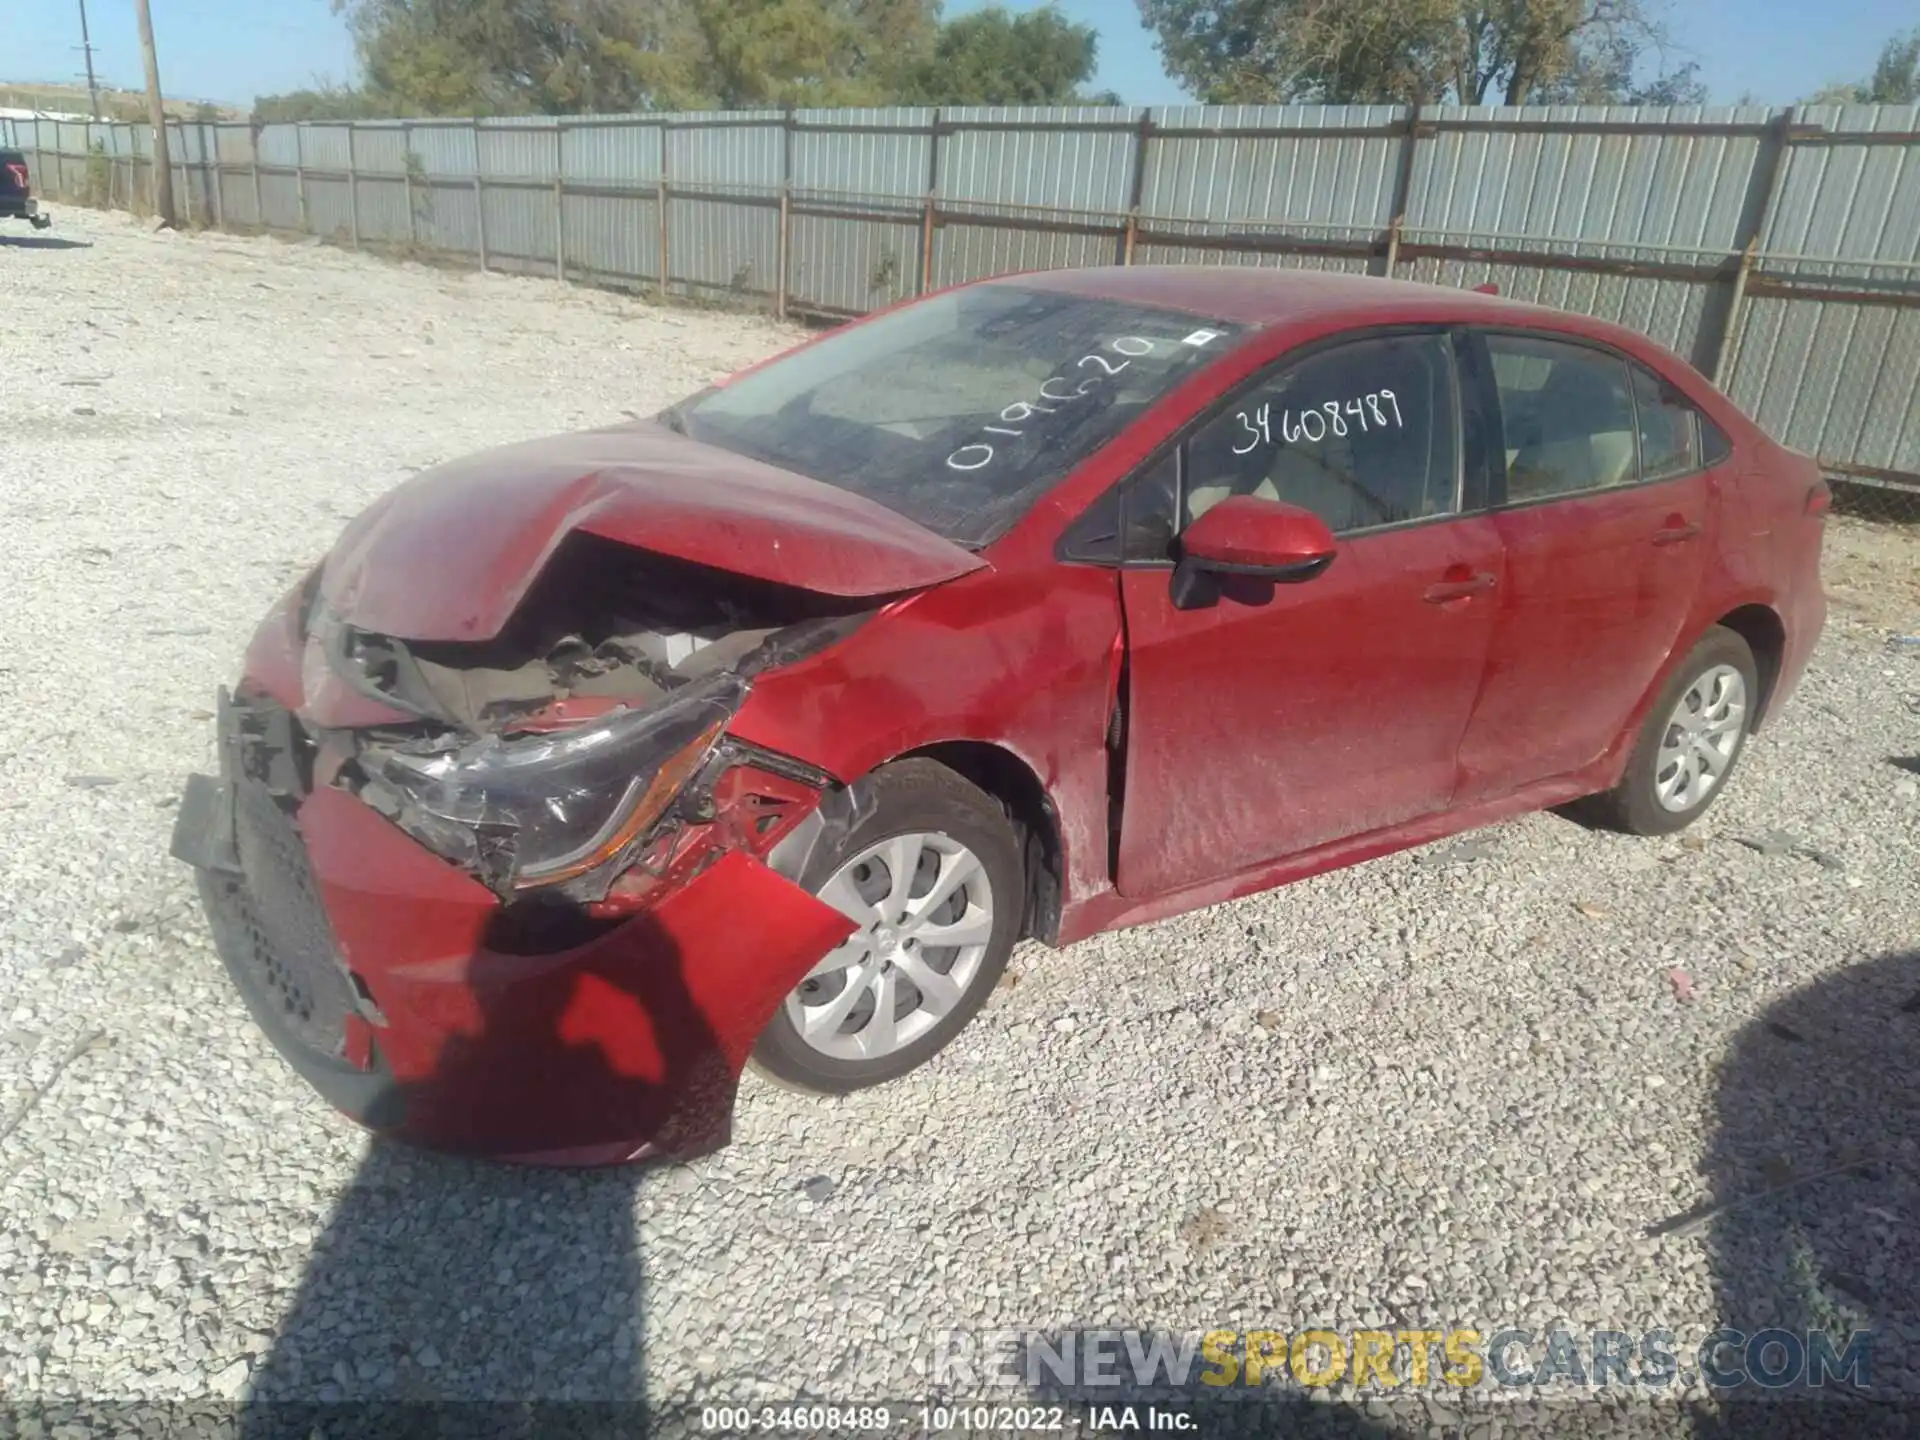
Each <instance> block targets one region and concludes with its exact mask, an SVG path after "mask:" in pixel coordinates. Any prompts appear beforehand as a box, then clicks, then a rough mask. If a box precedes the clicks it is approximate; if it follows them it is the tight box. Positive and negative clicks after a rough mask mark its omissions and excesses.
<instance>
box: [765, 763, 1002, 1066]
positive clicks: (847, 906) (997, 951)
mask: <svg viewBox="0 0 1920 1440" xmlns="http://www.w3.org/2000/svg"><path fill="white" fill-rule="evenodd" d="M867 783H868V784H870V785H871V787H872V800H873V807H872V809H871V810H870V811H869V813H868V814H867V817H866V818H865V819H864V820H862V821H861V822H860V823H859V824H857V825H855V826H854V827H853V828H852V829H851V830H849V831H848V833H847V834H846V835H845V837H843V838H842V840H841V841H840V842H839V843H838V844H835V845H830V846H824V847H822V851H823V852H824V853H820V852H817V853H816V854H815V856H814V857H813V860H812V861H811V862H810V863H809V865H808V869H807V873H806V874H804V875H802V876H801V883H802V884H803V885H805V886H806V887H807V888H808V889H809V890H811V891H813V893H814V894H816V895H818V896H819V897H820V898H821V899H822V900H824V901H826V903H827V904H829V905H831V906H833V907H834V908H835V909H836V910H838V911H840V912H841V913H842V914H843V915H845V916H847V917H848V918H849V919H851V920H853V921H854V923H855V925H856V926H857V928H856V929H855V930H854V932H853V934H852V935H850V936H849V937H848V938H847V940H846V942H845V943H844V944H842V945H841V946H840V947H839V948H838V949H836V950H833V951H832V952H830V953H829V954H827V955H826V956H825V957H823V958H822V959H821V961H820V963H819V964H817V965H816V966H814V968H813V970H812V971H811V973H809V974H808V975H807V977H806V978H805V979H804V980H802V981H801V982H800V983H799V985H797V986H795V987H794V990H793V992H792V993H791V994H790V995H788V996H787V999H786V1001H785V1002H784V1003H783V1004H782V1006H781V1008H780V1010H779V1012H778V1013H777V1014H775V1016H774V1017H773V1020H772V1021H771V1022H770V1023H769V1024H768V1026H767V1028H766V1030H765V1031H764V1032H763V1033H762V1035H761V1037H760V1040H759V1042H758V1044H757V1045H756V1046H755V1047H754V1052H753V1064H754V1067H755V1068H756V1069H758V1070H760V1071H762V1072H763V1073H765V1074H767V1075H768V1076H769V1077H771V1078H772V1079H775V1080H778V1081H780V1082H781V1083H783V1084H786V1085H789V1086H792V1087H794V1088H796V1089H801V1090H810V1091H813V1092H816V1093H818V1094H826V1095H837V1094H845V1093H846V1092H848V1091H852V1090H859V1089H863V1088H865V1087H866V1086H869V1085H877V1084H880V1083H881V1082H882V1081H886V1080H891V1079H894V1078H896V1077H897V1076H900V1075H904V1074H906V1073H907V1072H908V1071H909V1070H912V1069H914V1068H915V1067H917V1066H919V1065H921V1064H923V1063H924V1062H925V1061H927V1060H928V1059H930V1058H932V1056H933V1055H934V1054H935V1053H936V1052H938V1051H939V1050H940V1049H941V1048H942V1047H943V1046H945V1045H946V1044H947V1042H948V1041H950V1040H951V1039H953V1037H954V1036H955V1035H957V1034H958V1033H959V1032H960V1029H961V1027H962V1026H964V1025H965V1024H966V1023H967V1021H968V1020H970V1019H972V1018H973V1016H974V1014H975V1013H976V1012H977V1011H978V1010H979V1009H980V1006H981V1005H982V1004H983V1003H984V1002H985V1000H986V997H987V995H988V994H989V993H990V992H991V991H992V990H993V987H994V985H995V983H996V982H998V980H999V978H1000V976H1001V974H1002V972H1004V971H1005V969H1006V965H1007V957H1008V955H1009V954H1010V953H1011V952H1012V950H1013V946H1014V942H1015V941H1016V940H1018V939H1019V937H1020V930H1021V925H1022V921H1023V919H1024V916H1023V905H1024V899H1025V886H1024V884H1023V883H1022V882H1023V874H1024V872H1023V870H1022V866H1021V851H1020V837H1019V833H1018V832H1017V830H1016V829H1015V828H1014V826H1013V824H1012V822H1010V821H1009V820H1008V818H1007V814H1006V811H1005V809H1004V808H1003V807H1002V806H1001V805H999V804H998V803H997V802H996V801H995V800H994V799H993V798H992V797H991V796H989V795H988V794H987V793H986V792H985V791H983V790H981V789H979V787H977V786H975V785H973V784H971V783H970V782H968V781H966V780H964V779H962V778H961V777H960V776H958V775H956V774H954V773H953V772H952V771H951V770H948V769H947V768H946V767H945V766H943V765H939V764H936V763H935V762H933V761H931V760H904V761H900V762H898V763H896V764H893V765H889V766H887V767H886V768H885V769H882V770H880V771H877V772H876V773H875V774H874V775H873V777H872V779H871V780H870V781H869V782H867Z"/></svg>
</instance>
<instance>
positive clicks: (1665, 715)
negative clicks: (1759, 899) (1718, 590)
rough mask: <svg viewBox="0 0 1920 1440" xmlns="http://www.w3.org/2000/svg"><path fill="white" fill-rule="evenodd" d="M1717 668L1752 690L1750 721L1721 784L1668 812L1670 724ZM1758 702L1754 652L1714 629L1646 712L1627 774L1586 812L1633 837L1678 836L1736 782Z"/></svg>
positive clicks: (1745, 721) (1747, 719) (1741, 731)
mask: <svg viewBox="0 0 1920 1440" xmlns="http://www.w3.org/2000/svg"><path fill="white" fill-rule="evenodd" d="M1716 665H1730V666H1732V667H1733V668H1734V669H1735V670H1737V671H1739V672H1740V678H1741V679H1742V680H1743V681H1744V682H1745V684H1746V687H1747V699H1746V715H1745V718H1744V719H1743V721H1742V723H1741V725H1740V729H1739V735H1738V738H1737V740H1736V741H1735V742H1734V749H1733V754H1732V756H1731V757H1730V758H1729V759H1728V761H1727V768H1726V770H1725V771H1724V772H1722V774H1721V775H1720V778H1719V779H1718V780H1717V781H1716V782H1715V783H1714V784H1713V786H1712V787H1711V788H1710V789H1709V790H1708V791H1707V792H1706V794H1704V795H1702V796H1701V797H1700V798H1699V799H1698V800H1696V801H1695V802H1694V803H1693V804H1692V805H1690V806H1688V807H1687V808H1686V809H1684V810H1669V809H1668V808H1667V807H1666V806H1665V805H1663V804H1661V803H1660V800H1659V797H1658V795H1657V794H1656V792H1655V782H1656V780H1657V779H1658V773H1657V767H1658V765H1659V763H1660V760H1659V757H1660V746H1661V744H1662V742H1663V741H1664V740H1665V738H1666V733H1667V723H1668V721H1669V719H1670V718H1671V717H1672V715H1673V712H1674V707H1675V706H1677V705H1678V704H1679V703H1680V699H1681V697H1682V696H1684V695H1685V694H1686V693H1687V691H1688V690H1689V689H1691V688H1692V686H1693V683H1694V681H1696V680H1698V679H1699V678H1700V677H1701V676H1702V675H1704V674H1706V672H1707V671H1709V670H1711V669H1712V668H1713V667H1714V666H1716ZM1759 702H1760V681H1759V672H1758V668H1757V667H1756V666H1755V665H1754V663H1753V651H1752V649H1751V648H1750V647H1749V646H1748V645H1747V642H1746V641H1745V640H1743V639H1741V638H1740V636H1739V635H1737V634H1735V633H1734V632H1733V631H1731V630H1728V629H1725V628H1724V627H1722V626H1719V625H1716V626H1714V627H1713V628H1712V629H1711V630H1709V631H1707V633H1706V634H1705V635H1703V636H1701V637H1700V643H1699V644H1697V645H1695V646H1694V647H1693V652H1692V653H1691V654H1690V655H1688V656H1687V658H1686V660H1685V661H1684V662H1682V663H1681V664H1680V665H1679V666H1677V667H1676V668H1675V669H1674V672H1673V674H1672V675H1670V676H1669V677H1668V678H1667V683H1666V684H1665V685H1663V686H1661V687H1660V693H1659V695H1657V696H1656V697H1655V698H1654V702H1653V707H1652V709H1650V710H1649V711H1648V712H1647V718H1646V722H1645V723H1644V724H1643V725H1642V726H1641V728H1640V736H1639V739H1637V740H1636V741H1635V742H1634V746H1633V754H1632V756H1631V757H1630V758H1629V759H1628V760H1627V768H1626V772H1625V773H1624V774H1623V775H1621V777H1620V783H1619V784H1618V785H1616V786H1614V787H1613V789H1611V790H1609V791H1607V792H1605V793H1604V794H1601V795H1595V796H1593V797H1592V798H1591V799H1590V800H1587V801H1585V802H1582V806H1581V809H1582V811H1583V812H1584V814H1586V815H1588V816H1590V817H1591V818H1592V819H1594V820H1595V821H1597V822H1598V823H1600V824H1603V825H1606V826H1608V827H1609V828H1611V829H1615V830H1623V831H1625V832H1626V833H1627V834H1629V835H1671V834H1673V833H1674V832H1675V831H1677V830H1684V829H1685V828H1686V827H1687V826H1689V825H1691V824H1692V823H1693V822H1694V821H1695V820H1698V819H1699V818H1700V817H1701V816H1702V815H1704V814H1705V813H1706V812H1707V809H1708V807H1709V806H1711V805H1712V804H1713V802H1714V801H1715V800H1716V799H1717V798H1719V796H1720V795H1721V793H1722V792H1723V791H1725V790H1726V788H1727V785H1728V783H1729V782H1730V781H1731V780H1732V779H1733V774H1734V771H1735V770H1736V769H1737V768H1738V767H1739V764H1740V757H1741V756H1742V755H1743V754H1745V753H1746V748H1747V737H1748V735H1749V734H1750V733H1751V732H1752V729H1753V717H1754V713H1755V710H1756V707H1757V706H1758V705H1759Z"/></svg>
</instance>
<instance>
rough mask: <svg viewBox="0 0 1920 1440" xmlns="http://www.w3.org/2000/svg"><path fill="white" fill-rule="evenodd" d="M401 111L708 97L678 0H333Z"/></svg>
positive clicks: (629, 104)
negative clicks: (700, 77)
mask: <svg viewBox="0 0 1920 1440" xmlns="http://www.w3.org/2000/svg"><path fill="white" fill-rule="evenodd" d="M334 7H335V9H337V10H340V11H342V12H344V13H345V14H346V15H347V18H348V24H349V27H350V28H351V29H352V32H353V37H354V44H355V48H356V49H357V50H358V52H359V55H360V63H361V66H362V67H363V69H364V70H365V71H366V88H367V90H368V91H369V92H370V93H371V94H373V95H375V96H377V97H379V98H380V99H381V100H382V101H384V102H385V103H386V106H387V108H388V109H389V110H390V111H392V112H393V113H396V114H403V115H409V114H420V115H524V114H537V115H566V114H580V113H585V112H593V111H626V110H638V109H648V108H673V107H675V106H678V105H683V104H697V103H700V102H701V101H702V100H703V99H704V98H705V93H704V87H703V86H702V85H701V83H700V81H699V79H698V69H697V65H698V53H697V49H698V47H697V36H696V34H695V32H694V31H693V29H692V26H691V17H690V16H689V15H688V14H687V12H686V6H685V5H684V4H679V3H674V0H334Z"/></svg>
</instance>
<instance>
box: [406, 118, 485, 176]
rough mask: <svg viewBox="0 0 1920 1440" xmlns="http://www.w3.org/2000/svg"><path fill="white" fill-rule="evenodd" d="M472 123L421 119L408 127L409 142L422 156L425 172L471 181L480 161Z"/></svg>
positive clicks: (415, 152)
mask: <svg viewBox="0 0 1920 1440" xmlns="http://www.w3.org/2000/svg"><path fill="white" fill-rule="evenodd" d="M474 135H475V131H474V128H473V127H472V126H471V125H464V124H461V125H436V124H433V123H431V122H428V121H421V122H418V123H416V124H414V125H411V126H409V127H408V129H407V144H408V146H409V147H410V149H411V150H412V152H413V153H414V154H415V155H417V156H418V157H419V158H420V166H421V169H422V171H423V172H424V173H425V174H426V175H428V176H430V177H434V178H446V179H449V180H467V181H471V180H472V177H473V174H474V171H475V168H476V166H477V165H478V163H479V158H478V154H477V152H476V148H475V145H474Z"/></svg>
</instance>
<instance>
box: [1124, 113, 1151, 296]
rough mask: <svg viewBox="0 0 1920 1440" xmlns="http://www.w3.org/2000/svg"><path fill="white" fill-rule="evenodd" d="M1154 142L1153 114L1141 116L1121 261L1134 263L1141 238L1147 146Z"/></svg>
mask: <svg viewBox="0 0 1920 1440" xmlns="http://www.w3.org/2000/svg"><path fill="white" fill-rule="evenodd" d="M1152 143H1153V115H1152V113H1151V112H1149V113H1147V114H1145V115H1142V116H1141V117H1140V128H1139V130H1138V132H1137V133H1136V134H1135V135H1134V139H1133V178H1132V180H1131V181H1130V182H1129V184H1128V188H1127V221H1126V225H1125V226H1124V227H1123V228H1122V229H1121V232H1120V263H1121V264H1122V265H1131V264H1133V251H1134V247H1135V246H1136V245H1137V244H1138V243H1139V239H1140V206H1141V204H1142V203H1143V201H1144V200H1145V198H1146V193H1147V147H1148V146H1149V145H1151V144H1152Z"/></svg>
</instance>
